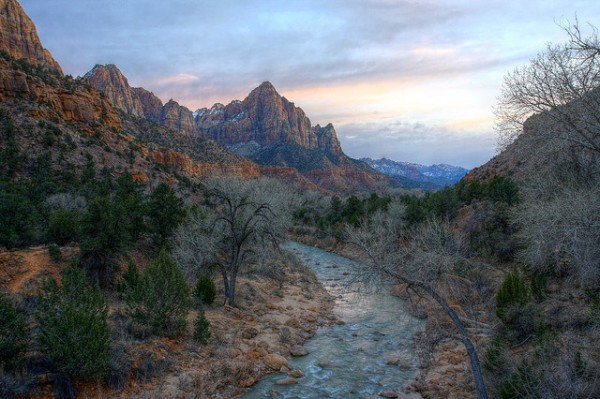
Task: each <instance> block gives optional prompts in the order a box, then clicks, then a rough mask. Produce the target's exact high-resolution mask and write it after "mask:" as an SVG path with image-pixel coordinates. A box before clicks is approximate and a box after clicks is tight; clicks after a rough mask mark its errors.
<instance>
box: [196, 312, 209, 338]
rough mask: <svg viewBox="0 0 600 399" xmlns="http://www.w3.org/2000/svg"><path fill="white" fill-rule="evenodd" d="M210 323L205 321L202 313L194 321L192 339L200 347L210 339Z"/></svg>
mask: <svg viewBox="0 0 600 399" xmlns="http://www.w3.org/2000/svg"><path fill="white" fill-rule="evenodd" d="M209 327H210V322H209V321H208V320H207V319H206V316H205V315H204V312H203V311H200V312H199V313H198V317H196V320H194V339H195V340H196V341H198V342H199V343H200V344H202V345H206V344H207V343H208V339H209V338H210V335H211V334H210V329H209Z"/></svg>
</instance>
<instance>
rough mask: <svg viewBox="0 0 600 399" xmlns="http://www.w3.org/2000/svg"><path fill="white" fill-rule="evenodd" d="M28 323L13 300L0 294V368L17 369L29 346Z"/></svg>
mask: <svg viewBox="0 0 600 399" xmlns="http://www.w3.org/2000/svg"><path fill="white" fill-rule="evenodd" d="M28 336H29V333H28V331H27V323H26V320H25V316H23V315H22V314H20V313H18V312H17V310H16V309H15V307H14V306H13V304H12V302H11V301H10V300H9V299H8V298H6V297H4V295H2V294H0V369H2V368H4V369H5V370H8V371H13V370H15V369H17V368H18V367H19V366H20V365H21V364H22V361H23V353H24V352H25V349H26V348H27V337H28Z"/></svg>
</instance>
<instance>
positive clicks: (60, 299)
mask: <svg viewBox="0 0 600 399" xmlns="http://www.w3.org/2000/svg"><path fill="white" fill-rule="evenodd" d="M73 263H74V262H73ZM107 316H108V308H107V305H106V302H105V301H104V297H103V295H102V292H101V291H100V287H99V286H98V285H96V286H90V285H89V284H88V282H87V279H86V276H85V273H84V272H83V271H82V270H80V269H78V268H77V267H76V266H75V265H74V264H72V265H71V266H69V267H68V268H66V269H64V270H63V272H62V273H61V285H60V286H59V285H58V283H57V282H56V280H53V279H51V280H49V281H48V282H47V283H46V285H45V286H44V289H43V291H42V293H41V295H40V302H39V305H38V308H37V311H36V320H37V322H38V326H39V336H38V339H39V345H40V349H41V351H42V353H43V354H45V355H46V356H47V357H48V359H49V360H50V361H51V362H52V365H53V368H54V369H55V370H56V371H60V372H62V373H64V374H66V375H68V376H69V377H82V378H99V377H102V376H103V375H104V374H105V373H106V371H107V369H108V364H109V360H110V339H109V332H108V322H107Z"/></svg>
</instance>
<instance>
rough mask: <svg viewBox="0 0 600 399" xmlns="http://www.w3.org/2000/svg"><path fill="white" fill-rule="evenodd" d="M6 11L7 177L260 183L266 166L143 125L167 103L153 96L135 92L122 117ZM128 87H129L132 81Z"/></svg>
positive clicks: (8, 4)
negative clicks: (222, 178)
mask: <svg viewBox="0 0 600 399" xmlns="http://www.w3.org/2000/svg"><path fill="white" fill-rule="evenodd" d="M0 5H1V6H0V16H1V19H0V21H2V27H1V29H0V30H1V32H2V36H1V37H0V113H1V118H0V119H1V121H0V123H1V124H2V127H3V131H4V133H5V134H2V135H0V158H1V160H2V162H0V172H3V173H8V175H9V176H12V177H25V178H29V177H31V174H32V173H35V172H34V171H35V170H38V171H39V165H40V162H43V165H44V169H45V173H56V174H59V175H64V176H72V175H73V174H75V176H77V174H79V173H81V171H82V170H83V169H84V167H85V166H86V164H90V163H91V164H93V165H94V168H95V169H96V171H97V172H100V171H102V170H103V169H105V170H107V171H109V172H110V173H111V174H112V175H114V176H118V175H120V174H123V173H125V172H130V173H132V174H133V175H134V177H135V178H136V179H137V180H138V181H143V182H147V183H148V184H150V185H152V184H154V182H156V181H167V182H170V183H176V182H177V181H180V182H184V183H185V184H188V185H189V183H190V182H195V181H199V180H200V179H202V178H205V177H207V176H214V175H233V176H242V177H255V176H259V175H260V170H259V166H258V165H256V164H255V163H253V162H251V161H248V160H247V159H245V158H242V157H240V156H238V155H236V154H234V153H232V152H230V151H229V150H227V149H226V148H224V147H222V146H220V145H218V144H217V143H215V142H214V141H212V140H209V139H206V138H203V137H193V138H191V137H182V135H181V134H179V132H176V131H174V130H172V129H170V128H169V127H168V126H165V125H167V124H165V125H160V124H157V123H153V122H151V121H150V120H148V119H145V118H139V117H137V116H136V115H141V114H143V115H144V116H145V115H149V116H152V115H155V114H156V115H158V110H159V109H158V106H157V104H159V103H160V100H158V99H157V98H156V97H155V96H153V95H152V93H149V92H146V91H144V90H141V89H140V90H134V91H133V93H132V95H131V96H130V97H129V98H127V99H125V100H124V101H123V103H122V104H121V106H122V107H123V108H125V109H128V108H129V110H131V114H127V113H124V112H119V111H122V110H121V109H117V108H115V106H114V99H115V98H117V97H118V96H117V95H116V94H115V95H113V96H112V98H109V97H108V96H106V95H104V94H102V93H100V92H99V91H97V90H96V89H94V88H93V87H91V85H89V84H88V83H87V82H86V81H85V80H80V79H73V78H72V77H70V76H64V75H63V74H62V71H61V68H60V66H59V65H58V63H56V61H55V60H54V59H53V58H52V56H51V54H50V53H49V52H48V51H46V50H45V49H44V47H43V46H42V43H41V42H40V39H39V37H38V36H37V34H36V30H35V26H34V25H33V22H32V21H31V19H29V17H27V15H26V14H25V12H24V11H23V9H22V8H21V6H20V5H19V3H18V2H16V1H12V0H1V1H0ZM111 79H112V80H113V81H114V82H118V81H119V79H120V77H119V76H118V75H115V74H113V75H112V76H111ZM115 84H116V83H115ZM120 84H121V85H122V86H123V87H125V86H127V83H126V80H125V81H120ZM157 100H158V102H157ZM160 106H161V107H162V103H160ZM172 109H173V108H169V109H168V112H165V114H166V115H170V112H172ZM146 111H148V112H146ZM160 111H161V112H162V109H160ZM136 113H137V114H136ZM160 115H161V116H162V115H163V114H162V113H161V114H160ZM65 178H66V177H65Z"/></svg>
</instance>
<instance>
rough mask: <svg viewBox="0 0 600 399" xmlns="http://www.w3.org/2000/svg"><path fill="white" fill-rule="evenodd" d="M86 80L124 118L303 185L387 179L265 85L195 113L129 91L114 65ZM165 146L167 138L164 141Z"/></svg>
mask: <svg viewBox="0 0 600 399" xmlns="http://www.w3.org/2000/svg"><path fill="white" fill-rule="evenodd" d="M84 80H85V81H86V82H88V83H89V84H90V85H91V86H93V87H94V88H95V89H96V90H98V91H100V92H101V93H103V94H104V95H105V96H106V97H107V99H108V100H109V101H110V102H111V103H112V104H113V105H114V107H116V108H117V109H119V110H120V111H122V112H123V113H124V114H125V115H129V116H132V117H136V118H145V119H146V120H148V121H152V122H156V123H158V124H160V125H163V126H167V127H169V128H171V129H173V130H175V131H177V132H178V133H179V135H178V136H177V138H176V139H177V140H179V141H181V140H184V141H188V142H190V141H193V140H200V139H209V140H214V141H215V142H217V143H219V144H221V145H223V146H225V147H227V148H228V149H230V150H231V151H233V152H235V153H236V154H238V155H240V156H243V157H245V158H247V159H248V160H250V161H252V162H255V163H257V164H259V165H261V166H262V167H261V172H262V173H263V174H265V175H267V176H273V177H277V178H280V179H283V180H289V181H295V182H301V184H302V185H303V186H305V187H310V188H313V189H315V188H320V189H324V190H331V191H351V190H355V189H371V188H373V187H374V186H375V185H376V184H378V183H379V182H381V181H387V178H386V177H385V176H384V175H382V174H380V173H378V172H376V171H375V170H373V169H372V168H370V167H368V166H367V165H365V164H363V163H360V162H357V161H355V160H353V159H351V158H349V157H348V156H346V155H345V154H344V152H343V151H342V148H341V146H340V142H339V140H338V138H337V134H336V132H335V128H334V127H333V125H332V124H328V125H326V126H324V127H321V126H320V125H316V126H312V125H311V122H310V119H309V118H308V117H307V116H306V114H305V113H304V111H303V110H302V109H301V108H299V107H296V106H295V105H294V103H292V102H290V101H289V100H287V99H286V98H285V97H282V96H281V95H279V93H278V92H277V90H276V89H275V87H273V85H272V84H271V83H269V82H263V83H262V84H260V85H259V86H258V87H257V88H256V89H254V90H252V91H251V92H250V94H249V95H248V96H247V97H246V98H245V99H244V100H243V101H239V100H235V101H232V102H231V103H229V104H228V105H223V104H215V105H213V106H212V107H211V108H202V109H198V110H196V111H195V112H192V111H190V110H189V109H188V108H186V107H184V106H181V105H180V104H178V103H177V102H176V101H173V100H170V101H169V102H168V103H167V104H164V105H163V104H162V102H161V101H160V99H158V97H156V96H155V95H154V94H153V93H151V92H150V91H148V90H146V89H143V88H133V87H131V86H130V85H129V83H128V81H127V78H126V77H125V76H124V75H123V73H122V72H121V71H120V70H119V69H118V68H117V67H116V66H115V65H96V66H95V67H94V68H93V69H92V70H91V71H90V72H88V73H87V74H86V75H85V76H84ZM163 143H164V144H168V140H163Z"/></svg>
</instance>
